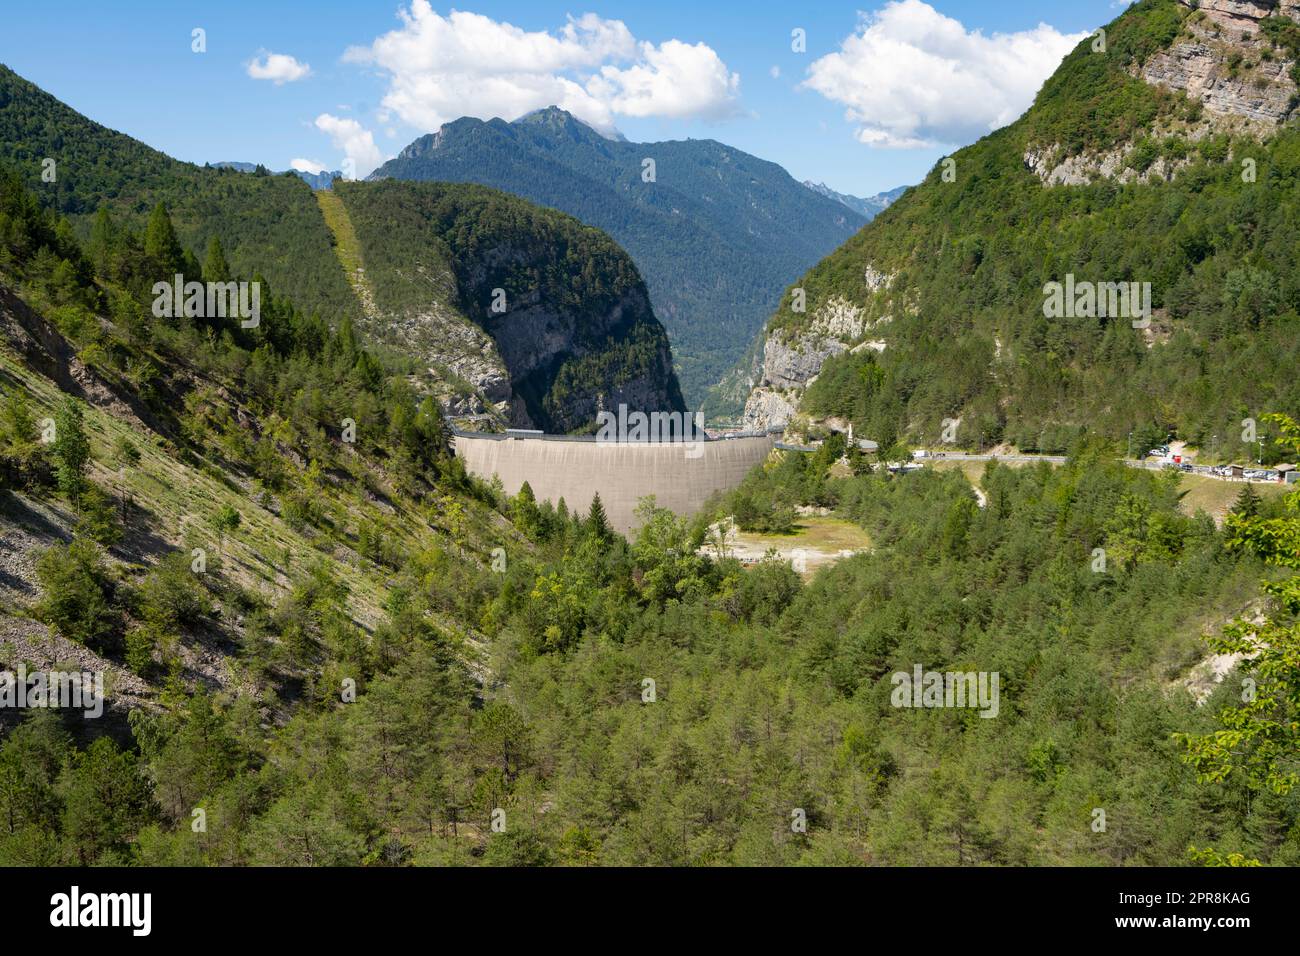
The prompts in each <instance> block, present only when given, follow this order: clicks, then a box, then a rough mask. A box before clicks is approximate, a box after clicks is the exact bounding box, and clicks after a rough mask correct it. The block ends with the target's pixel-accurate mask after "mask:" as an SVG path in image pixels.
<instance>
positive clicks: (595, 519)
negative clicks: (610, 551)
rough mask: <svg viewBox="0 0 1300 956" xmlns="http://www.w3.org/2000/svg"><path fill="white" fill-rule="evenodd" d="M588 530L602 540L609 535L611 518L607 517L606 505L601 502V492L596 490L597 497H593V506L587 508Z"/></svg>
mask: <svg viewBox="0 0 1300 956" xmlns="http://www.w3.org/2000/svg"><path fill="white" fill-rule="evenodd" d="M587 532H588V533H589V534H590V535H592V537H594V538H596V539H597V540H600V541H604V540H605V539H606V538H608V537H609V520H608V519H607V518H606V517H605V506H604V505H603V504H601V501H600V492H596V495H595V497H594V498H592V499H591V507H590V508H589V509H587Z"/></svg>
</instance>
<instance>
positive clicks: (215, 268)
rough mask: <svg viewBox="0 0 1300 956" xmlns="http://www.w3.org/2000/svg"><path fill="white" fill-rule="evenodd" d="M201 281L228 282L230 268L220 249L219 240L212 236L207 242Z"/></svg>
mask: <svg viewBox="0 0 1300 956" xmlns="http://www.w3.org/2000/svg"><path fill="white" fill-rule="evenodd" d="M203 280H204V281H205V282H229V281H230V266H229V264H227V262H226V254H225V252H223V251H222V249H221V240H220V239H218V238H217V237H216V236H213V237H212V238H211V239H209V240H208V252H207V255H206V256H204V258H203Z"/></svg>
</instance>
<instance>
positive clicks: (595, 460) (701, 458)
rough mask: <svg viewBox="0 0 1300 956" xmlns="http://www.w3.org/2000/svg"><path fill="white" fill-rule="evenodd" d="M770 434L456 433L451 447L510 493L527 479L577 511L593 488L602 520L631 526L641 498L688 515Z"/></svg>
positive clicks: (757, 457)
mask: <svg viewBox="0 0 1300 956" xmlns="http://www.w3.org/2000/svg"><path fill="white" fill-rule="evenodd" d="M776 439H777V433H776V432H761V433H747V434H740V435H729V436H726V437H724V438H716V439H709V440H707V441H691V442H684V441H643V442H637V441H626V442H615V441H608V442H606V441H597V440H596V438H595V437H594V436H571V435H542V434H540V433H536V432H514V433H506V434H504V435H502V434H490V433H485V432H461V431H456V432H455V433H454V438H453V450H454V451H455V453H456V457H457V458H459V459H461V461H462V462H463V463H464V465H465V470H466V471H468V472H469V473H470V474H472V475H475V476H476V477H478V478H482V479H484V480H485V481H490V480H491V479H492V476H493V475H496V476H497V477H498V478H500V479H501V484H502V487H503V488H504V489H505V491H506V493H507V494H510V495H515V494H518V493H519V489H520V488H521V487H523V484H524V482H525V481H526V482H528V484H529V486H530V487H531V488H532V489H533V494H534V495H535V496H536V498H537V500H538V501H550V502H551V503H552V504H554V503H556V502H558V501H559V500H560V499H561V498H563V499H564V502H565V504H566V505H568V507H569V510H570V511H574V510H577V511H581V512H583V513H585V512H586V510H587V509H588V508H589V507H591V500H592V498H594V497H595V496H596V494H597V493H599V494H600V500H601V503H602V504H603V505H604V507H605V515H606V517H608V519H609V523H610V526H611V527H613V528H615V529H616V530H618V531H619V532H621V533H623V534H627V533H628V532H629V531H632V530H633V529H634V528H635V527H636V514H635V512H636V508H637V505H638V504H639V503H640V501H641V499H642V498H645V497H646V496H647V495H654V497H655V503H656V504H657V505H658V506H659V507H661V508H668V509H669V510H670V511H673V512H675V513H677V514H679V515H683V516H686V517H689V516H690V515H693V514H695V513H696V512H697V511H699V510H700V508H701V507H703V505H704V503H705V501H707V500H708V498H709V496H710V495H712V494H713V493H714V492H717V491H726V490H729V489H731V488H735V487H736V486H737V485H739V484H740V482H741V480H742V479H744V477H745V475H747V474H748V473H749V472H750V470H751V469H752V468H753V467H754V466H755V465H758V464H761V463H762V462H763V461H764V460H765V459H766V458H767V456H768V455H769V454H770V453H771V451H772V449H773V448H774V447H775V445H776Z"/></svg>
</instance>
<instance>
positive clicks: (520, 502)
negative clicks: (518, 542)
mask: <svg viewBox="0 0 1300 956" xmlns="http://www.w3.org/2000/svg"><path fill="white" fill-rule="evenodd" d="M514 513H515V524H517V525H518V526H519V530H521V531H522V532H523V533H524V534H526V535H528V536H530V537H531V536H533V535H535V534H536V532H537V528H538V517H539V514H538V510H537V497H536V496H535V495H534V494H533V488H532V485H530V484H528V482H526V481H525V482H524V483H523V485H522V486H521V487H520V489H519V494H517V495H515V502H514Z"/></svg>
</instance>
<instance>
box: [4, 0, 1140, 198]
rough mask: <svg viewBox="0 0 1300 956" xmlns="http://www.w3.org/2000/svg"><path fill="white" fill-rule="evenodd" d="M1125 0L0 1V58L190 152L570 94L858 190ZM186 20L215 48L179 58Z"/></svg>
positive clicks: (992, 107) (341, 134) (578, 109)
mask: <svg viewBox="0 0 1300 956" xmlns="http://www.w3.org/2000/svg"><path fill="white" fill-rule="evenodd" d="M1120 6H1121V4H1118V3H1116V2H1115V0H1077V2H1071V3H1057V2H1052V3H1043V2H1037V3H1033V2H1027V0H999V2H997V3H988V2H975V0H928V2H924V0H898V2H894V3H884V2H866V3H862V4H860V5H855V4H854V3H851V2H845V3H841V2H835V0H830V2H827V0H818V2H816V3H815V4H794V3H789V2H783V3H777V2H766V0H753V2H746V3H731V2H700V0H694V2H682V0H656V2H653V3H650V2H644V0H635V2H618V3H580V4H574V3H571V2H566V3H552V2H548V0H526V2H524V0H519V2H489V0H482V2H466V3H465V4H464V5H462V6H459V7H454V8H453V7H451V6H448V5H444V4H440V3H437V2H434V0H400V2H399V0H382V2H370V0H363V2H359V0H350V2H345V0H317V2H313V3H311V4H289V3H275V2H260V3H253V2H245V0H225V2H222V3H219V4H218V3H212V2H204V3H187V2H177V0H133V2H124V3H120V4H119V3H111V4H110V3H103V2H102V0H97V2H81V0H75V2H59V0H46V2H41V3H39V4H24V5H17V4H10V5H9V9H7V10H6V11H5V13H4V29H3V33H0V62H3V63H5V64H6V65H8V66H9V67H11V68H12V69H14V70H16V71H17V72H18V73H20V74H21V75H23V76H25V77H26V78H28V79H29V80H32V81H33V82H35V83H37V84H38V85H40V86H41V87H43V88H44V89H46V90H48V91H49V92H51V93H52V94H54V95H55V96H57V97H59V98H60V99H62V100H63V101H65V102H67V103H69V104H70V105H71V106H73V107H74V108H75V109H77V110H79V111H80V112H82V113H84V114H86V115H87V116H89V117H90V118H92V119H94V120H97V121H98V122H101V123H103V124H105V125H107V126H110V127H112V128H114V129H118V130H121V131H123V132H126V133H129V134H130V135H132V136H135V137H137V138H138V139H141V140H143V141H144V142H146V143H148V144H149V145H151V146H154V147H157V148H158V149H161V150H163V151H164V152H166V153H169V154H170V155H172V156H175V157H178V158H180V159H186V160H190V161H193V162H205V161H218V160H243V161H250V162H262V163H265V164H266V165H268V166H270V167H272V168H274V169H284V168H287V167H288V166H289V165H290V163H291V162H292V161H294V160H308V161H311V162H313V163H320V164H322V165H324V166H325V167H326V168H331V169H333V168H340V167H342V166H343V163H344V160H345V158H347V157H349V156H350V157H351V158H352V164H353V168H355V169H357V171H358V172H359V173H360V174H362V175H364V174H365V173H366V172H368V167H370V166H372V165H373V164H374V163H375V162H376V161H379V160H382V159H384V158H387V157H389V156H391V155H393V154H395V153H396V152H397V151H398V150H400V149H401V148H402V147H403V146H405V145H406V144H407V143H408V142H410V141H411V140H412V139H414V138H415V137H416V136H419V135H421V134H423V133H425V132H429V131H430V130H431V129H432V128H433V127H435V126H436V125H437V123H438V122H441V121H445V120H447V119H453V118H455V117H456V116H459V115H464V114H469V115H480V116H484V117H487V116H491V115H498V114H502V113H511V112H515V113H518V112H520V111H523V110H524V109H525V108H530V107H533V106H538V105H545V104H546V103H547V102H555V101H557V100H558V99H559V98H560V97H561V96H563V97H566V98H567V99H566V102H565V103H564V104H562V105H567V106H568V107H569V108H570V109H572V110H573V111H574V112H575V113H579V115H583V118H584V119H587V120H588V121H589V122H591V123H592V124H593V125H596V126H598V127H600V128H604V129H607V130H608V129H617V130H618V131H619V132H621V133H622V134H623V135H625V136H627V137H628V138H629V139H631V140H634V141H647V140H657V139H683V138H687V137H693V138H714V139H718V140H721V141H723V142H725V143H728V144H730V145H733V146H736V147H738V148H740V149H743V150H746V151H748V152H751V153H754V154H755V155H757V156H760V157H762V158H764V159H770V160H772V161H774V162H778V163H780V164H781V165H783V166H784V167H785V168H786V169H788V170H789V171H790V172H791V173H792V174H793V175H794V176H795V177H796V178H799V179H814V180H821V181H825V182H826V183H828V184H829V185H831V186H832V187H833V188H836V189H839V190H841V191H843V192H849V193H854V194H858V195H869V194H873V193H876V192H879V191H881V190H884V189H888V188H890V187H893V186H895V185H900V184H903V183H911V182H915V181H916V180H917V179H919V178H920V177H921V176H922V175H923V174H924V172H925V171H926V170H927V169H928V168H930V167H931V166H932V165H933V164H934V162H935V161H936V160H937V159H938V158H940V157H941V156H943V155H945V154H946V153H947V152H948V151H950V150H951V149H952V148H953V146H956V145H962V144H964V143H966V142H970V141H971V140H973V139H974V138H977V137H978V136H979V135H980V134H981V133H982V132H983V131H985V130H987V129H988V128H989V127H990V126H997V125H1002V124H1003V123H1005V122H1006V121H1008V120H1009V119H1011V118H1014V115H1015V114H1016V113H1018V112H1019V111H1020V110H1022V109H1023V107H1024V106H1025V105H1026V104H1027V102H1028V98H1029V97H1031V96H1032V92H1033V91H1034V90H1035V89H1037V86H1038V85H1039V84H1040V83H1041V82H1042V79H1043V78H1045V76H1046V75H1047V74H1048V73H1050V72H1051V68H1052V66H1053V65H1054V64H1055V63H1056V62H1059V58H1060V56H1061V55H1062V53H1063V52H1064V51H1065V50H1068V49H1069V48H1070V47H1071V46H1072V45H1073V44H1074V43H1075V42H1077V40H1078V39H1079V38H1080V36H1081V35H1082V34H1085V33H1086V32H1088V31H1090V30H1092V29H1094V28H1096V27H1098V26H1101V25H1103V24H1104V23H1106V22H1108V21H1110V20H1111V19H1113V18H1114V17H1115V16H1116V15H1117V14H1118V12H1119V9H1120ZM453 10H456V11H458V12H457V13H455V14H453ZM399 11H401V12H402V13H404V14H405V19H400V18H399ZM195 28H202V29H203V30H204V31H205V38H206V52H203V53H195V52H192V49H191V47H192V31H193V30H194V29H195ZM795 29H801V30H803V31H804V35H805V37H806V49H805V51H804V52H802V53H800V52H796V51H794V50H792V44H793V42H794V41H793V40H792V31H793V30H795ZM349 51H350V52H349ZM290 58H292V59H290ZM250 64H251V65H252V72H253V73H258V74H259V75H261V76H262V77H263V78H261V79H258V78H254V76H252V75H250ZM507 118H512V117H510V116H507Z"/></svg>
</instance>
